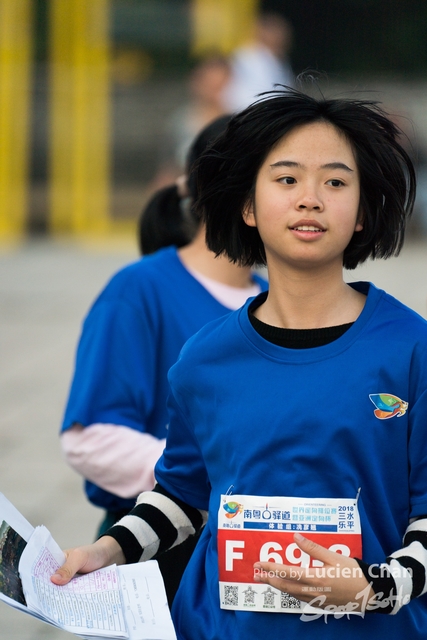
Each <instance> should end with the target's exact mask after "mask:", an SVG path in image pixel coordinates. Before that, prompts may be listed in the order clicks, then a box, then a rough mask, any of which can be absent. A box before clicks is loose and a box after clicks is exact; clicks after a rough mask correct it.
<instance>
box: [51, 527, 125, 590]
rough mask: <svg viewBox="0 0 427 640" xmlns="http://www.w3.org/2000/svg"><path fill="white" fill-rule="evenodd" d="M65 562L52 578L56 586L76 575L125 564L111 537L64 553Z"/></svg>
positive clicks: (117, 545)
mask: <svg viewBox="0 0 427 640" xmlns="http://www.w3.org/2000/svg"><path fill="white" fill-rule="evenodd" d="M64 553H65V556H66V561H65V563H64V564H63V565H62V567H60V568H59V569H58V570H57V571H56V572H55V573H54V574H53V575H52V576H51V578H50V579H51V581H52V582H53V583H54V584H57V585H64V584H67V583H68V582H70V580H71V579H72V578H74V576H75V575H76V573H90V572H91V571H96V569H101V568H102V567H108V566H109V565H111V564H125V562H126V558H125V555H124V553H123V551H122V548H121V546H120V545H119V543H118V542H116V540H115V539H114V538H111V536H103V537H102V538H100V539H99V540H97V541H96V542H94V543H93V544H88V545H85V546H83V547H75V548H74V549H68V551H65V552H64Z"/></svg>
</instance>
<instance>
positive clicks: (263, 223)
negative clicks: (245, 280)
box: [243, 122, 362, 270]
mask: <svg viewBox="0 0 427 640" xmlns="http://www.w3.org/2000/svg"><path fill="white" fill-rule="evenodd" d="M359 201H360V181H359V171H358V167H357V163H356V159H355V156H354V153H353V150H352V147H351V145H350V143H349V141H348V140H347V138H346V137H345V136H344V135H343V134H342V133H341V132H340V131H339V130H338V129H336V128H335V127H334V126H333V125H331V124H329V123H325V122H314V123H310V124H306V125H302V126H298V127H296V128H294V129H292V130H291V131H290V132H289V133H287V134H286V135H285V136H284V137H283V138H282V139H281V140H280V141H279V142H278V143H277V144H276V145H275V147H274V148H273V149H272V150H271V151H270V152H269V154H268V156H267V157H266V159H265V161H264V162H263V164H262V165H261V168H260V170H259V172H258V175H257V179H256V185H255V196H254V199H253V202H251V203H249V204H248V205H247V206H246V208H245V210H244V213H243V217H244V220H245V222H246V224H248V225H249V226H253V227H257V229H258V231H259V234H260V236H261V239H262V241H263V243H264V247H265V252H266V257H267V264H268V267H269V269H271V268H272V266H274V265H276V264H277V265H288V266H291V267H292V268H296V269H303V270H306V269H311V268H318V267H320V266H322V265H328V266H330V265H336V266H337V267H338V266H339V268H340V269H342V263H343V253H344V250H345V248H346V247H347V245H348V244H349V242H350V240H351V238H352V236H353V233H354V232H355V231H360V230H361V229H362V224H361V222H360V212H359Z"/></svg>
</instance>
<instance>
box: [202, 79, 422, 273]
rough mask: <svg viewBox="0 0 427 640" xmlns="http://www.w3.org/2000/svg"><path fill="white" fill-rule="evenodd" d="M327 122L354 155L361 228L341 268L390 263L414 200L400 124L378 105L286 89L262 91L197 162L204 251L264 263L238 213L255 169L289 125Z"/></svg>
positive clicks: (253, 232)
mask: <svg viewBox="0 0 427 640" xmlns="http://www.w3.org/2000/svg"><path fill="white" fill-rule="evenodd" d="M313 122H325V123H329V124H331V125H332V126H334V127H335V128H336V129H337V130H338V131H341V132H342V133H343V134H344V136H345V137H346V139H347V140H348V141H349V143H350V145H351V147H352V149H353V152H354V154H355V158H356V163H357V166H358V170H359V174H360V212H361V216H362V221H363V229H362V231H359V232H357V233H354V234H353V237H352V239H351V240H350V243H349V245H348V246H347V248H346V249H345V251H344V260H343V264H344V267H345V268H346V269H355V268H356V266H357V265H358V264H360V263H362V262H364V261H365V260H366V259H367V258H369V257H371V258H388V257H390V256H393V255H397V254H398V253H399V251H400V249H401V247H402V244H403V240H404V233H405V225H406V222H407V219H408V218H409V216H410V214H411V213H412V209H413V205H414V199H415V185H416V179H415V170H414V166H413V164H412V161H411V159H410V157H409V155H408V153H407V152H406V151H405V149H404V148H403V147H402V145H401V144H400V143H399V142H398V137H399V135H401V132H400V130H399V129H398V127H397V126H396V125H395V124H394V123H393V122H392V121H391V120H390V119H389V117H388V114H387V113H386V112H385V111H383V110H382V108H381V107H380V106H379V104H378V103H377V102H374V101H364V100H353V99H326V98H324V97H323V96H322V98H321V99H316V98H313V97H310V96H308V95H306V94H305V93H302V92H300V91H296V90H291V89H287V88H285V89H284V90H281V91H272V92H267V93H265V94H263V95H262V98H261V99H260V100H258V101H257V102H255V103H254V104H252V105H251V106H249V107H247V108H246V109H245V110H244V111H241V112H240V113H238V114H236V115H235V116H234V117H233V118H232V119H231V121H230V123H229V125H228V127H227V135H221V136H219V137H218V138H217V139H216V140H215V142H214V144H213V145H211V147H210V148H209V150H207V151H206V153H205V154H204V155H203V156H202V157H201V158H200V159H199V161H198V163H197V175H196V176H195V178H194V179H196V180H197V184H198V190H199V198H198V201H197V202H196V203H195V206H196V207H197V209H198V211H199V214H200V215H203V218H204V220H205V222H206V241H207V245H208V247H209V248H210V249H211V250H212V251H214V253H216V254H217V255H221V254H226V255H228V257H229V258H230V259H231V260H232V261H233V262H236V263H239V264H241V265H244V266H249V265H253V264H265V259H266V256H265V250H264V245H263V243H262V240H261V238H260V235H259V233H258V230H257V229H256V228H254V227H249V226H248V225H246V224H245V222H244V220H243V217H242V212H243V210H244V207H245V206H246V205H247V204H248V203H250V202H251V201H253V198H254V197H255V183H256V178H257V174H258V171H259V169H260V167H261V165H262V163H263V162H264V160H265V158H266V156H267V155H268V153H269V152H270V151H271V149H272V148H273V147H274V146H275V145H276V144H277V142H278V141H279V140H280V139H281V138H283V136H285V135H286V134H287V133H289V132H290V131H291V130H292V129H294V128H295V127H299V126H303V125H306V124H311V123H313Z"/></svg>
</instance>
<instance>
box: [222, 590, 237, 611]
mask: <svg viewBox="0 0 427 640" xmlns="http://www.w3.org/2000/svg"><path fill="white" fill-rule="evenodd" d="M224 604H225V605H227V606H229V607H237V605H238V604H239V587H234V586H233V587H232V586H230V585H225V587H224Z"/></svg>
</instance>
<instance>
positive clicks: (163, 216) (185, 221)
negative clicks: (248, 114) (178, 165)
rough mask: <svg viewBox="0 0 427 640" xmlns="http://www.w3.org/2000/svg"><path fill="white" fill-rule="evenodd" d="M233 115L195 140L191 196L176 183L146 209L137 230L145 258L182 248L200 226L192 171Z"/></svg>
mask: <svg viewBox="0 0 427 640" xmlns="http://www.w3.org/2000/svg"><path fill="white" fill-rule="evenodd" d="M230 119H231V115H227V114H225V115H222V116H219V117H218V118H216V119H215V120H213V121H212V122H210V123H209V124H207V125H206V127H204V128H203V129H202V130H201V131H200V132H199V133H198V134H197V136H196V137H195V139H194V140H193V142H192V144H191V146H190V149H189V151H188V155H187V162H186V174H187V186H188V192H189V197H182V196H181V195H180V194H179V191H178V187H177V185H176V184H171V185H169V186H167V187H163V188H161V189H159V190H158V191H156V192H155V193H154V194H152V196H151V197H150V198H149V200H148V202H147V204H146V205H145V207H144V208H143V210H142V212H141V214H140V217H139V221H138V229H137V237H138V245H139V250H140V253H141V254H142V255H149V254H150V253H154V252H155V251H158V250H159V249H162V248H163V247H169V246H171V245H174V246H176V247H177V248H178V249H179V248H180V247H184V246H185V245H187V244H189V243H190V242H191V240H192V239H193V238H194V236H195V234H196V232H197V229H198V228H199V226H200V216H199V215H198V213H197V211H196V210H195V209H194V207H193V206H192V204H191V203H192V202H194V200H196V199H197V184H196V181H195V180H194V176H193V173H192V168H193V166H194V164H195V163H196V162H197V160H198V159H199V157H200V156H201V155H202V153H203V152H204V151H206V149H208V148H209V145H210V144H211V143H212V142H213V141H214V140H215V138H216V137H217V136H218V135H220V134H221V133H223V132H224V131H225V129H226V127H227V124H228V123H229V121H230Z"/></svg>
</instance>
